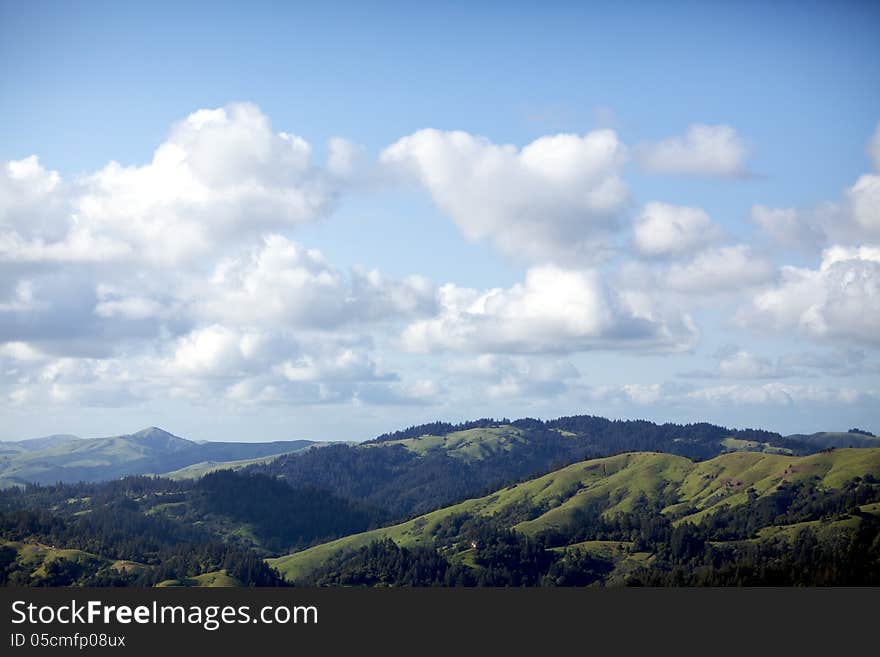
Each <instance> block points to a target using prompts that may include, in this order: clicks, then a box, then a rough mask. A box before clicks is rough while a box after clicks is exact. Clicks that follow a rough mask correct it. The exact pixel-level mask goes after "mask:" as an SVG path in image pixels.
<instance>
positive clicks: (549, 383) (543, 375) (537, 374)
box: [447, 354, 580, 399]
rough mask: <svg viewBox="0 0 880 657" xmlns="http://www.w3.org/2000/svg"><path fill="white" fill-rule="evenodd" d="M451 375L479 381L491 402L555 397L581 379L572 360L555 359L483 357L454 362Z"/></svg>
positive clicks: (449, 368) (450, 368)
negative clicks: (492, 400)
mask: <svg viewBox="0 0 880 657" xmlns="http://www.w3.org/2000/svg"><path fill="white" fill-rule="evenodd" d="M447 371H449V372H450V373H451V374H453V375H455V376H458V377H462V376H463V377H466V378H468V379H474V380H477V381H479V382H480V386H481V391H483V392H484V393H485V394H486V395H487V396H488V397H489V398H491V399H508V398H517V397H519V398H523V397H529V398H538V399H543V398H547V397H552V396H556V395H559V394H561V393H563V392H565V391H566V390H568V389H569V387H570V384H571V383H573V382H576V381H577V380H578V379H579V378H580V372H579V371H578V369H577V368H576V367H575V366H574V365H573V364H572V363H571V362H570V361H569V360H566V359H560V358H554V357H533V356H499V355H496V354H482V355H480V356H477V357H476V358H472V359H464V360H456V361H453V362H451V363H449V364H448V365H447Z"/></svg>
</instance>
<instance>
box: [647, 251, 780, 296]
mask: <svg viewBox="0 0 880 657" xmlns="http://www.w3.org/2000/svg"><path fill="white" fill-rule="evenodd" d="M775 275H776V269H775V267H774V265H773V263H772V262H771V261H770V259H769V258H766V257H763V256H761V255H759V254H756V253H755V252H754V251H753V250H752V249H751V248H750V247H749V246H747V245H744V244H739V245H734V246H723V247H718V248H711V249H707V250H705V251H702V252H700V253H698V254H697V255H696V256H695V257H694V258H693V259H692V260H690V261H688V262H686V263H680V264H679V263H676V264H673V265H671V266H670V267H669V268H668V269H667V270H666V271H665V273H664V274H663V283H664V285H665V286H666V287H668V288H669V289H671V290H674V291H676V292H682V293H688V294H714V293H718V292H738V291H740V290H742V289H743V288H748V287H754V286H758V285H762V284H765V283H767V282H769V281H772V280H773V279H774V277H775Z"/></svg>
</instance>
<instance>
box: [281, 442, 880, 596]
mask: <svg viewBox="0 0 880 657" xmlns="http://www.w3.org/2000/svg"><path fill="white" fill-rule="evenodd" d="M865 474H873V475H874V476H880V449H841V450H835V451H834V452H830V453H819V454H814V455H811V456H805V457H795V456H786V455H781V454H767V453H762V452H733V453H728V454H723V455H721V456H718V457H716V458H714V459H711V460H708V461H702V462H699V463H695V462H693V461H690V460H689V459H686V458H684V457H680V456H674V455H670V454H660V453H652V452H639V453H629V454H620V455H617V456H612V457H607V458H601V459H594V460H590V461H583V462H580V463H575V464H573V465H570V466H567V467H565V468H562V469H560V470H557V471H555V472H552V473H550V474H548V475H545V476H543V477H538V478H537V479H533V480H531V481H527V482H524V483H521V484H517V485H515V486H509V487H507V488H505V489H503V490H500V491H497V492H495V493H493V494H492V495H489V496H486V497H482V498H477V499H471V500H467V501H465V502H462V503H460V504H456V505H453V506H450V507H446V508H444V509H439V510H437V511H434V512H432V513H428V514H425V515H423V516H419V517H418V518H414V519H412V520H410V521H407V522H404V523H401V524H398V525H393V526H391V527H385V528H381V529H376V530H372V531H369V532H364V533H361V534H355V535H353V536H347V537H344V538H341V539H338V540H335V541H332V542H330V543H325V544H322V545H318V546H315V547H313V548H310V549H308V550H304V551H302V552H297V553H294V554H290V555H286V556H283V557H279V558H277V559H271V560H270V561H269V563H270V564H271V565H272V566H273V567H275V568H278V569H279V570H280V571H281V572H282V573H283V574H284V575H285V576H286V577H287V578H288V579H291V580H296V579H298V578H300V577H302V576H303V575H304V574H306V573H308V572H310V571H311V570H313V569H314V568H316V567H317V566H319V565H320V564H321V563H323V562H324V561H325V560H326V559H328V558H329V557H331V556H332V555H334V554H336V553H337V552H340V551H343V552H347V551H352V550H356V549H358V548H360V547H362V546H364V545H367V544H369V543H370V542H372V541H374V540H377V539H381V538H386V537H387V538H391V539H393V540H394V541H396V542H397V543H398V544H400V545H404V546H406V545H416V544H420V543H426V544H427V543H430V542H431V540H432V539H431V536H432V529H433V528H434V527H435V526H436V525H437V524H438V523H440V522H441V521H442V520H443V519H444V518H446V517H447V516H450V515H452V514H456V513H469V514H479V515H483V516H491V515H493V514H496V513H503V512H505V511H508V510H511V509H513V508H516V507H517V505H522V504H527V505H529V506H531V507H536V508H539V509H547V510H546V511H545V512H544V513H541V514H540V515H538V516H537V517H535V518H533V519H531V520H527V521H524V522H520V523H519V524H517V525H515V528H516V529H517V530H519V531H522V532H523V533H525V534H535V533H537V532H539V531H541V530H543V529H547V528H549V527H552V526H554V525H563V524H565V523H566V522H567V521H568V520H569V519H570V518H571V515H572V513H573V512H574V511H575V510H576V509H578V508H580V507H583V506H584V505H585V504H586V503H587V502H589V501H590V500H593V499H597V498H604V497H605V496H608V498H609V499H610V500H611V502H612V506H611V508H610V509H609V511H608V512H609V513H614V512H616V511H627V510H629V509H631V508H632V505H633V503H634V502H635V501H636V500H637V499H638V498H639V497H640V496H642V495H644V496H645V497H646V498H648V499H649V500H650V499H658V498H660V497H661V496H662V497H669V496H673V495H677V496H678V499H679V502H678V503H677V504H676V505H674V506H671V507H668V508H667V509H665V510H664V511H665V512H667V513H672V514H674V515H675V516H676V517H678V521H680V522H681V521H687V520H698V519H699V518H700V516H702V515H703V514H705V513H709V512H711V511H712V510H713V509H715V508H717V507H718V505H720V504H722V503H723V504H729V505H732V506H735V505H737V504H741V503H743V502H745V501H746V499H747V495H746V491H747V489H748V488H749V487H754V488H755V490H756V491H757V492H758V494H759V495H764V494H767V493H770V492H772V491H774V490H775V489H776V488H777V487H778V485H779V484H780V483H781V482H783V481H795V480H800V479H805V478H809V477H812V476H816V477H818V478H819V479H820V481H821V482H822V485H824V486H827V487H829V488H835V487H838V486H840V485H841V484H843V483H844V482H846V481H848V480H850V479H852V478H854V477H856V476H862V475H865Z"/></svg>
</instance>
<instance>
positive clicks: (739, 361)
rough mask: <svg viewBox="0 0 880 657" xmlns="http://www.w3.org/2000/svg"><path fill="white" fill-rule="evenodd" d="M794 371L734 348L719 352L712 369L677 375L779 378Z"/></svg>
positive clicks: (781, 364) (783, 365)
mask: <svg viewBox="0 0 880 657" xmlns="http://www.w3.org/2000/svg"><path fill="white" fill-rule="evenodd" d="M788 364H790V362H789V363H788ZM795 373H796V372H795V371H794V370H792V369H790V368H789V367H788V366H787V364H783V363H782V362H781V361H779V362H776V363H774V362H773V361H772V360H771V359H769V358H766V357H764V356H759V355H758V354H755V353H752V352H750V351H747V350H736V351H734V352H733V353H724V354H723V355H720V354H719V359H718V363H717V365H716V367H715V368H714V369H712V370H696V371H691V372H683V373H681V374H679V376H683V377H687V378H707V379H710V378H722V379H780V378H785V377H789V376H793V375H794V374H795Z"/></svg>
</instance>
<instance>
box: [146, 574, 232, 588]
mask: <svg viewBox="0 0 880 657" xmlns="http://www.w3.org/2000/svg"><path fill="white" fill-rule="evenodd" d="M156 586H157V587H159V588H167V587H177V586H185V587H207V588H221V587H226V586H241V582H239V581H238V580H237V579H235V578H234V577H230V576H229V575H227V574H226V571H225V570H216V571H214V572H210V573H202V574H201V575H196V576H195V577H187V578H186V579H167V580H165V581H164V582H159V583H158V584H156Z"/></svg>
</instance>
